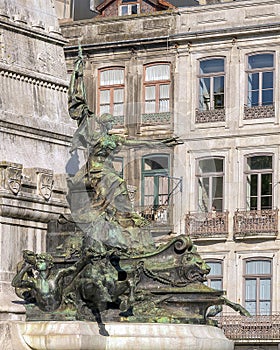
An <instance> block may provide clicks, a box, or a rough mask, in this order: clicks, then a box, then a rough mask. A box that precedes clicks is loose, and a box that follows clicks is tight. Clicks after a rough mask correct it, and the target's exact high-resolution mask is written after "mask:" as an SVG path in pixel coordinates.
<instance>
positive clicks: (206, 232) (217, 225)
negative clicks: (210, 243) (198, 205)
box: [186, 211, 228, 238]
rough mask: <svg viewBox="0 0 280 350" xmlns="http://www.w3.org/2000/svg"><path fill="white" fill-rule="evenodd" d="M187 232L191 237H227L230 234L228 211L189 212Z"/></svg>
mask: <svg viewBox="0 0 280 350" xmlns="http://www.w3.org/2000/svg"><path fill="white" fill-rule="evenodd" d="M186 234H187V235H188V236H190V237H191V238H209V237H216V238H219V237H220V238H226V237H227V236H228V212H227V211H226V212H214V213H213V212H210V213H189V214H187V215H186Z"/></svg>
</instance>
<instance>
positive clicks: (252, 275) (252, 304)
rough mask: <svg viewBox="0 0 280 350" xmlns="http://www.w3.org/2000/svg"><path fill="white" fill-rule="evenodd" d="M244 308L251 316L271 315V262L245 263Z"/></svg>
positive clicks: (252, 261) (251, 261)
mask: <svg viewBox="0 0 280 350" xmlns="http://www.w3.org/2000/svg"><path fill="white" fill-rule="evenodd" d="M244 280H245V308H246V309H247V310H248V311H249V312H250V314H251V315H269V314H271V280H272V274H271V260H268V259H264V260H249V261H246V262H245V275H244Z"/></svg>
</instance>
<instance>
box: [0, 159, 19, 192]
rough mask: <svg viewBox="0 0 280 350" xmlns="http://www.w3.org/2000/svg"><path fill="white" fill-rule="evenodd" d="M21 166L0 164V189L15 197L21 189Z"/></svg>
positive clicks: (6, 163)
mask: <svg viewBox="0 0 280 350" xmlns="http://www.w3.org/2000/svg"><path fill="white" fill-rule="evenodd" d="M21 180H22V164H17V163H10V162H6V161H2V162H0V188H3V189H6V190H9V191H10V192H11V193H13V194H14V195H17V194H18V193H19V191H20V189H21Z"/></svg>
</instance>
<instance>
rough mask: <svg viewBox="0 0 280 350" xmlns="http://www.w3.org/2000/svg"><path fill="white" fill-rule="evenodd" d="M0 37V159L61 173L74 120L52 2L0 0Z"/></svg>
mask: <svg viewBox="0 0 280 350" xmlns="http://www.w3.org/2000/svg"><path fill="white" fill-rule="evenodd" d="M0 42H1V53H0V85H1V88H2V91H3V94H1V98H0V111H1V118H0V126H1V132H0V142H1V155H0V159H3V155H5V159H7V160H9V161H12V162H18V163H23V164H24V166H25V167H26V166H28V167H34V166H38V167H42V168H44V167H47V168H50V169H52V170H55V171H56V172H60V173H63V172H65V164H66V163H67V160H68V146H69V142H70V137H71V135H72V132H73V129H72V125H73V124H72V123H71V120H70V118H69V117H68V113H67V109H66V108H67V87H68V79H67V73H66V66H65V61H64V53H63V45H64V44H65V40H64V39H63V38H62V36H61V34H60V33H59V25H58V21H57V17H56V14H55V11H54V5H53V2H52V1H51V0H47V1H45V0H42V1H41V0H40V1H35V0H34V1H28V2H27V1H24V0H17V1H3V2H1V4H0Z"/></svg>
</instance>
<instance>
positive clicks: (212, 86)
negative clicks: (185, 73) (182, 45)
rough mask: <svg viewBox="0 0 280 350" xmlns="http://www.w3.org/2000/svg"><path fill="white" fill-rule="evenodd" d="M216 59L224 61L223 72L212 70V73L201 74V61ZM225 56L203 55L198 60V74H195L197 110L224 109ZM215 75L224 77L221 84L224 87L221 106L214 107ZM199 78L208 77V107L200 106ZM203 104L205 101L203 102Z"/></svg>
mask: <svg viewBox="0 0 280 350" xmlns="http://www.w3.org/2000/svg"><path fill="white" fill-rule="evenodd" d="M217 59H221V60H223V61H224V70H223V72H213V73H205V74H201V72H200V69H201V68H200V65H201V62H205V61H211V60H217ZM225 68H226V57H225V56H214V57H203V58H200V59H199V60H198V75H197V78H198V110H199V111H211V110H221V109H224V108H225V106H226V69H225ZM216 77H223V78H224V85H223V88H224V91H223V97H224V101H223V102H224V103H223V106H222V107H216V108H215V99H214V96H215V94H214V91H213V90H214V78H216ZM201 78H210V100H209V108H205V109H204V108H202V107H201V103H200V96H201V94H200V81H201ZM203 104H205V103H203Z"/></svg>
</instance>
